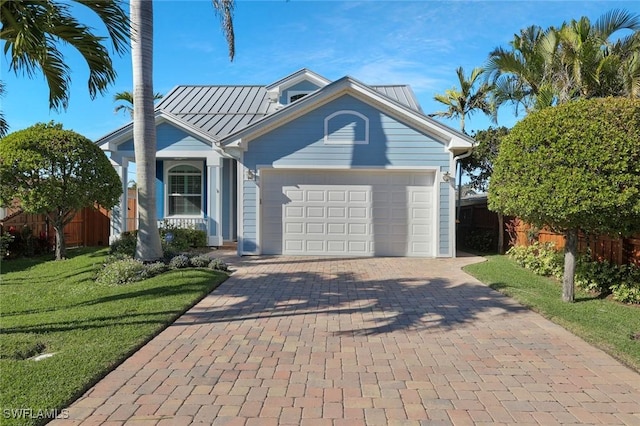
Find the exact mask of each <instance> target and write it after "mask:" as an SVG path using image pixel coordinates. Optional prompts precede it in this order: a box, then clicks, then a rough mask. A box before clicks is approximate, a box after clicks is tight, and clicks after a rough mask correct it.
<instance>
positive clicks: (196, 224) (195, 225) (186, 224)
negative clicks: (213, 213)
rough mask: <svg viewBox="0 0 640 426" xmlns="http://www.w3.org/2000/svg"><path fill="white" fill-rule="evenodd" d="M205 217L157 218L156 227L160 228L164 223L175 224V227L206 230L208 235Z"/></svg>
mask: <svg viewBox="0 0 640 426" xmlns="http://www.w3.org/2000/svg"><path fill="white" fill-rule="evenodd" d="M207 222H208V221H207V219H204V218H186V217H185V218H182V217H180V218H167V219H161V220H158V227H159V228H162V227H164V226H165V224H168V225H171V226H175V227H176V228H187V229H199V230H201V231H205V232H207V235H209V232H208V231H209V229H207Z"/></svg>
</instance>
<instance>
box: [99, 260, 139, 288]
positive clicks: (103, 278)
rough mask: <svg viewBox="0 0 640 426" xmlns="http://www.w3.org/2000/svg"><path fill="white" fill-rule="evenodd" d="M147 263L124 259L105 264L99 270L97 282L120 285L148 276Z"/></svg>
mask: <svg viewBox="0 0 640 426" xmlns="http://www.w3.org/2000/svg"><path fill="white" fill-rule="evenodd" d="M146 268H147V267H146V265H145V264H144V263H142V262H140V261H139V260H135V259H123V260H117V261H115V262H113V263H109V264H107V265H105V267H104V268H102V269H101V270H100V271H99V272H98V276H97V278H96V282H97V283H98V284H103V285H120V284H127V283H132V282H136V281H142V280H143V279H145V278H146Z"/></svg>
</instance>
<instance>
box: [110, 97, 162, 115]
mask: <svg viewBox="0 0 640 426" xmlns="http://www.w3.org/2000/svg"><path fill="white" fill-rule="evenodd" d="M162 97H163V95H162V93H154V94H153V100H154V102H155V101H159V100H160V99H162ZM113 102H123V103H121V104H120V105H118V106H116V107H115V109H114V110H113V112H115V113H116V114H117V113H119V112H120V111H122V112H124V113H129V115H130V116H131V118H133V93H131V92H129V91H128V90H125V91H124V92H118V93H116V94H115V95H113Z"/></svg>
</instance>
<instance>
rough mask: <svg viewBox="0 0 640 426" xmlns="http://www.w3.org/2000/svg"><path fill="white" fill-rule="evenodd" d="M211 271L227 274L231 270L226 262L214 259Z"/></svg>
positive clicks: (210, 267)
mask: <svg viewBox="0 0 640 426" xmlns="http://www.w3.org/2000/svg"><path fill="white" fill-rule="evenodd" d="M209 269H213V270H215V271H223V272H227V271H228V270H229V267H228V266H227V264H226V263H225V262H224V260H222V259H213V260H212V261H211V262H210V263H209Z"/></svg>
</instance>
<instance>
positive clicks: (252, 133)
mask: <svg viewBox="0 0 640 426" xmlns="http://www.w3.org/2000/svg"><path fill="white" fill-rule="evenodd" d="M345 94H350V95H352V96H354V97H356V98H358V99H359V100H361V101H363V102H366V103H369V104H374V105H376V106H377V107H378V108H380V109H382V110H384V111H385V112H387V113H389V114H390V115H392V116H394V117H396V118H399V119H401V120H403V121H406V122H408V123H410V124H412V125H413V126H415V127H417V128H418V129H420V130H422V131H424V132H425V133H427V134H430V135H432V136H434V137H435V138H436V139H437V140H439V141H441V142H442V143H443V144H444V148H445V149H446V150H448V151H450V152H452V153H454V154H455V153H458V152H465V151H468V150H470V149H473V143H474V141H473V139H472V138H470V137H469V136H467V135H465V134H463V133H460V132H458V131H456V130H454V129H452V128H450V127H448V126H446V125H444V124H442V123H439V122H437V121H436V120H434V119H432V118H430V117H428V116H426V115H424V114H422V113H420V112H419V111H416V110H413V109H411V108H409V107H407V106H405V105H402V104H401V103H399V102H396V101H394V100H392V99H391V98H388V97H386V96H384V95H383V94H382V93H379V92H378V91H376V90H374V89H371V88H369V87H368V86H366V85H364V84H363V83H360V82H359V81H357V80H354V79H352V78H351V77H343V78H341V79H340V80H336V81H335V82H333V83H331V84H329V85H327V86H325V87H324V88H322V89H320V90H318V91H317V92H315V93H312V94H310V95H307V96H305V97H304V98H302V99H300V100H299V101H297V102H294V103H292V104H289V105H287V106H285V107H284V108H282V109H281V110H279V111H277V112H275V113H273V114H271V115H268V116H266V117H264V118H262V119H261V120H259V121H256V122H255V123H253V124H251V125H249V126H247V127H245V128H244V129H241V130H239V131H237V132H234V133H232V134H230V135H227V136H226V137H224V138H222V139H221V140H220V146H221V147H222V148H223V149H224V148H225V147H238V148H243V149H245V150H246V148H247V144H248V143H249V142H250V141H251V140H253V139H256V138H258V137H260V136H262V135H264V134H266V133H268V132H270V131H271V130H273V129H275V128H277V127H280V126H282V125H284V124H286V123H288V122H290V121H292V120H295V119H296V118H298V117H300V116H302V115H304V114H306V113H307V112H309V111H312V110H314V109H316V108H318V107H320V106H322V105H325V104H327V103H329V102H331V101H332V100H334V99H336V98H338V97H340V96H342V95H345Z"/></svg>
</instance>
